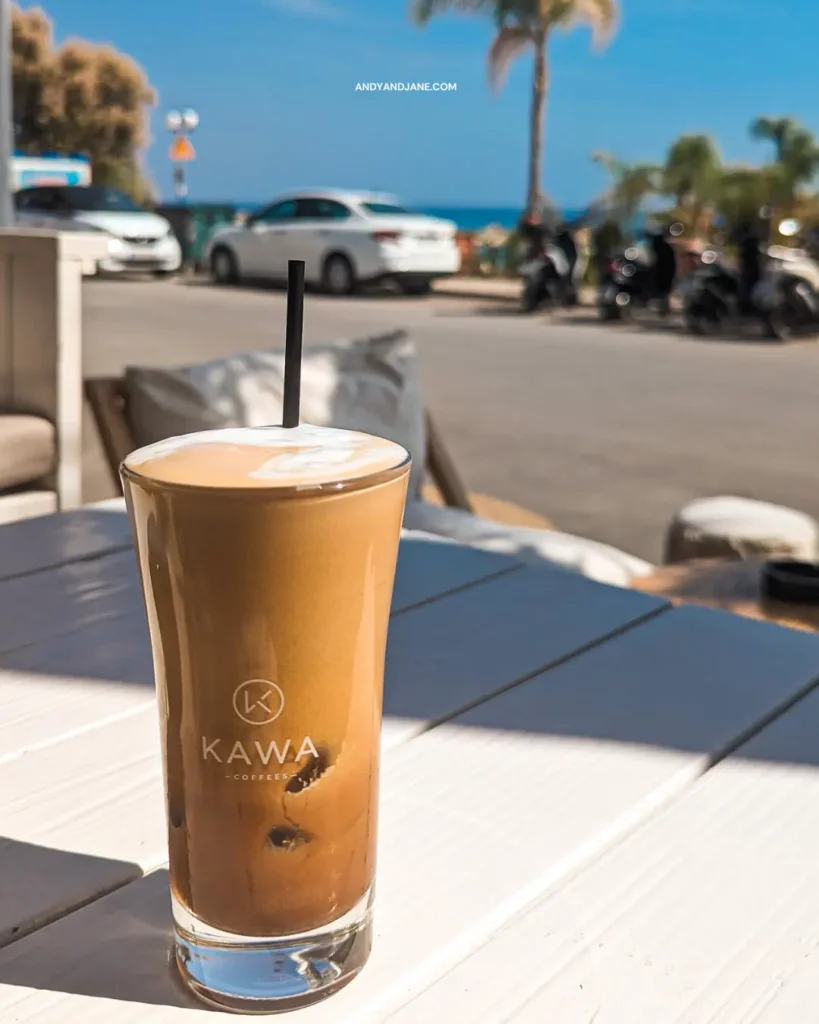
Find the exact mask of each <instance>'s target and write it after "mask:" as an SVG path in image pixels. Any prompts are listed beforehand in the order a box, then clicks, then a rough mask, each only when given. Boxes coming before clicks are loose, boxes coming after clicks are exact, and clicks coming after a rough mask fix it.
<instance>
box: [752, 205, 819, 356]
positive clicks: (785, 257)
mask: <svg viewBox="0 0 819 1024" xmlns="http://www.w3.org/2000/svg"><path fill="white" fill-rule="evenodd" d="M801 227H802V225H801V224H800V223H799V221H798V220H793V219H788V220H784V221H782V223H781V224H780V225H779V233H780V234H781V235H784V236H785V237H786V238H794V237H796V236H797V235H798V234H799V232H800V230H801ZM768 253H769V255H770V257H771V259H770V261H769V263H768V266H767V267H766V269H765V273H764V274H763V276H762V279H761V280H760V281H759V283H758V284H757V285H756V287H755V288H754V291H753V301H754V305H755V306H756V308H757V309H758V310H759V314H760V316H761V317H762V324H763V327H764V330H765V333H766V335H767V336H768V337H769V338H771V339H774V340H776V341H788V340H789V339H790V338H792V337H793V335H794V334H808V333H815V332H817V331H819V230H818V229H816V228H811V229H809V230H808V231H806V232H805V235H804V241H803V246H802V248H800V249H789V248H786V247H785V246H771V248H770V249H769V250H768Z"/></svg>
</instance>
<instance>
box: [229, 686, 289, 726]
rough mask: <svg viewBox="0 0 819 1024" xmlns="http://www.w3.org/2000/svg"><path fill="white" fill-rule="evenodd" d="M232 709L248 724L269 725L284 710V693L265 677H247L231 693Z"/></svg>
mask: <svg viewBox="0 0 819 1024" xmlns="http://www.w3.org/2000/svg"><path fill="white" fill-rule="evenodd" d="M233 710H234V711H235V712H236V714H237V715H238V716H239V718H241V720H242V721H243V722H247V723H248V725H269V724H270V723H271V722H275V721H276V719H277V718H278V717H279V715H280V714H281V713H282V711H284V694H283V693H282V691H281V689H280V688H279V687H278V686H277V685H276V684H275V683H271V682H270V681H269V680H267V679H248V680H247V681H246V682H244V683H240V684H239V685H238V686H237V687H236V689H235V691H234V693H233Z"/></svg>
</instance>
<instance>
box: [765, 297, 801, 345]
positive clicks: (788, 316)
mask: <svg viewBox="0 0 819 1024" xmlns="http://www.w3.org/2000/svg"><path fill="white" fill-rule="evenodd" d="M764 326H765V336H766V337H767V338H770V339H771V341H779V342H785V341H790V340H791V338H792V337H793V333H794V329H795V327H796V324H795V322H794V316H793V313H792V311H791V310H789V309H788V308H787V307H784V306H783V307H780V308H779V309H772V310H770V311H769V312H768V313H766V314H765V318H764Z"/></svg>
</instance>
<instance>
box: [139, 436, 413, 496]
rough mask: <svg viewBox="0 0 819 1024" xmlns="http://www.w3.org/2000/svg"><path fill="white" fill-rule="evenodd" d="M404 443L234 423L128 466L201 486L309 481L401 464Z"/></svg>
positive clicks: (150, 448) (144, 453)
mask: <svg viewBox="0 0 819 1024" xmlns="http://www.w3.org/2000/svg"><path fill="white" fill-rule="evenodd" d="M407 457H408V453H407V451H406V449H404V448H402V447H401V445H399V444H396V443H395V442H394V441H388V440H386V439H385V438H382V437H374V436H373V435H371V434H362V433H359V432H357V431H353V430H339V429H337V428H335V427H316V426H312V425H310V424H307V423H303V424H301V425H300V426H298V427H293V428H285V427H230V428H225V429H222V430H206V431H201V432H199V433H196V434H184V435H182V436H180V437H170V438H168V439H167V440H165V441H157V442H156V443H155V444H151V445H147V446H146V447H145V448H138V449H137V450H136V451H135V452H132V453H131V454H130V455H128V456H127V457H126V459H125V461H124V463H123V464H124V466H125V468H126V469H128V470H132V471H134V472H136V473H139V474H140V476H143V477H148V478H149V479H152V480H156V481H158V482H161V483H170V484H174V483H176V484H185V485H192V486H199V487H208V486H210V487H309V486H316V485H317V484H322V483H332V482H335V481H342V480H354V479H356V478H357V477H362V476H369V475H371V474H372V473H379V472H384V471H386V470H389V469H394V468H396V467H397V466H400V465H401V464H402V463H404V462H405V461H406V460H407Z"/></svg>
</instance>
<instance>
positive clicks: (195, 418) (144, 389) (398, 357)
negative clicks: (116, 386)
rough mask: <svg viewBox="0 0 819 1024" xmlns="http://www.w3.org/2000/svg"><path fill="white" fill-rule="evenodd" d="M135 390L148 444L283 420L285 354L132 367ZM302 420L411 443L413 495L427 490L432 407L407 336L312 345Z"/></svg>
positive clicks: (129, 380)
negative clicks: (427, 420) (427, 415)
mask: <svg viewBox="0 0 819 1024" xmlns="http://www.w3.org/2000/svg"><path fill="white" fill-rule="evenodd" d="M125 384H126V388H127V393H128V409H129V418H130V421H131V429H132V431H133V434H134V439H135V441H136V443H137V445H139V446H142V445H145V444H152V443H153V442H154V441H161V440H164V439H165V438H167V437H174V436H175V435H177V434H188V433H192V432H194V431H197V430H212V429H214V428H216V427H228V426H234V427H235V426H264V425H266V424H275V423H281V417H282V395H283V391H284V354H283V353H281V352H272V351H257V352H245V353H241V354H239V355H235V356H228V357H227V358H225V359H217V360H214V361H212V362H209V363H199V364H197V365H195V366H183V367H177V368H161V367H151V368H146V367H129V368H128V369H127V370H126V371H125ZM301 419H302V422H305V423H313V424H316V425H317V426H333V427H342V428H345V429H348V430H362V431H365V432H366V433H369V434H376V435H378V436H380V437H386V438H389V439H390V440H391V441H396V442H398V443H399V444H402V445H403V446H404V447H405V448H406V449H408V451H409V452H410V454H411V455H412V458H413V473H412V477H411V479H410V493H411V494H413V495H417V494H418V493H419V492H420V485H421V478H422V474H423V467H424V463H425V461H426V431H425V426H424V407H423V402H422V399H421V387H420V381H419V378H418V371H417V363H416V358H415V346H414V345H413V344H412V342H411V341H410V340H409V339H408V338H407V336H406V334H405V333H404V332H403V331H395V332H393V333H391V334H387V335H382V336H378V337H373V338H364V339H360V340H355V341H346V340H345V341H337V342H332V343H327V344H322V345H311V346H310V347H309V348H307V349H305V352H304V358H303V361H302V375H301Z"/></svg>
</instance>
